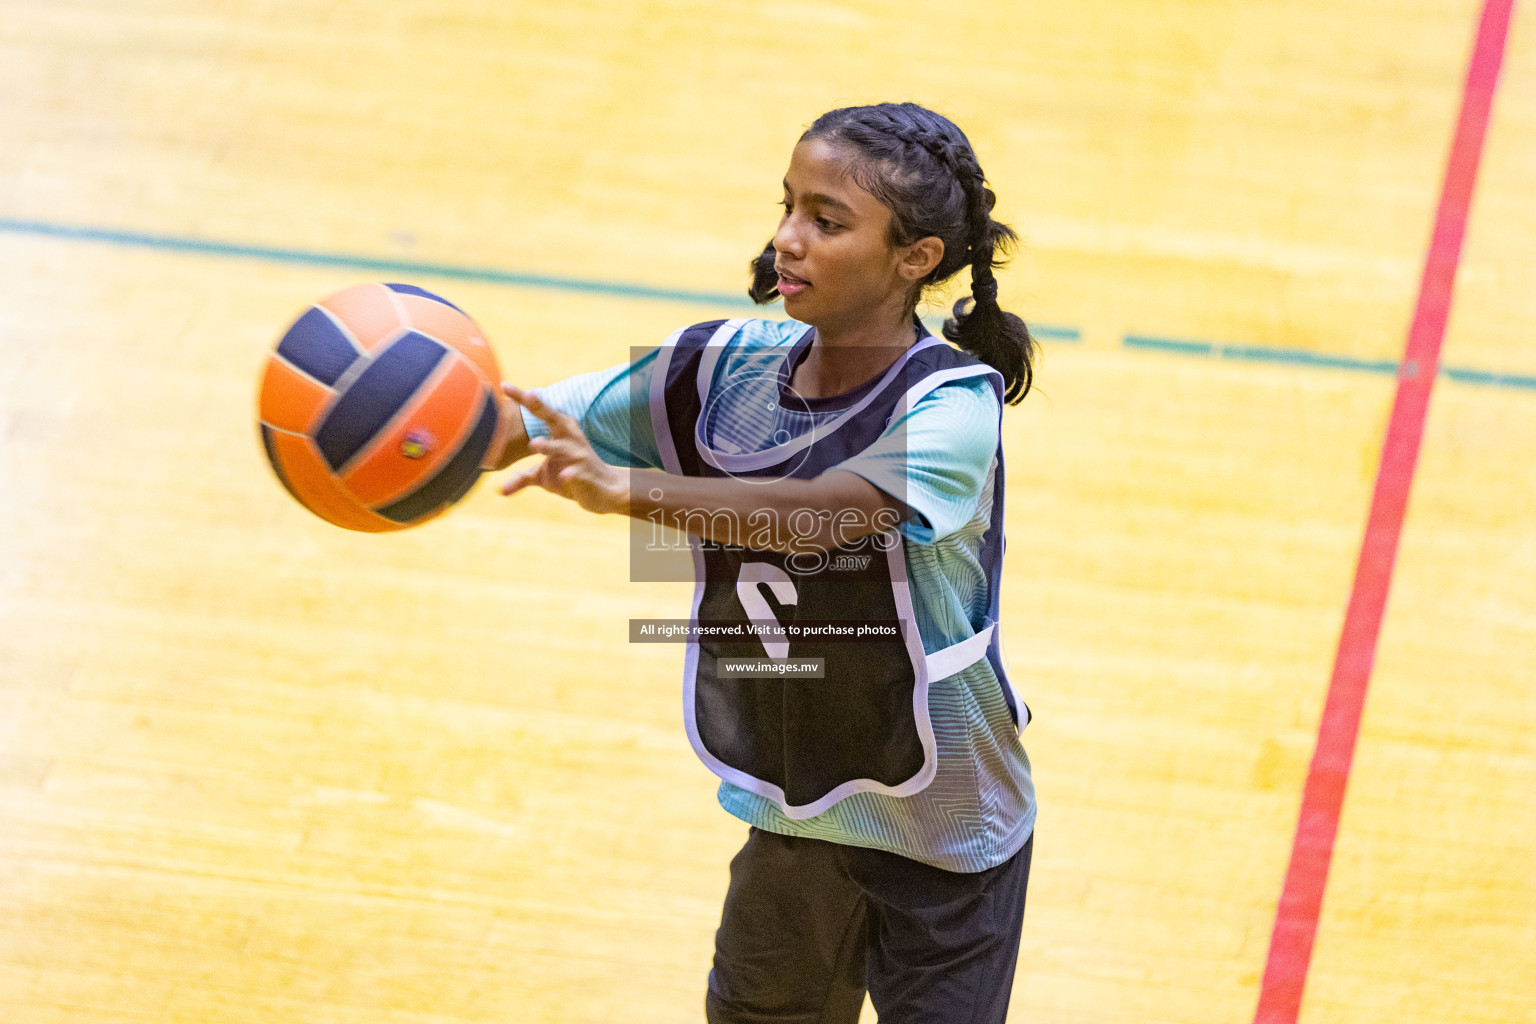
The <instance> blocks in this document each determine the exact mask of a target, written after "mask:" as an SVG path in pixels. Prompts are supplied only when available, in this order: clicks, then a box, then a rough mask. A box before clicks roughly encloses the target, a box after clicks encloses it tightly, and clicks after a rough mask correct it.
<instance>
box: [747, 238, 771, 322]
mask: <svg viewBox="0 0 1536 1024" xmlns="http://www.w3.org/2000/svg"><path fill="white" fill-rule="evenodd" d="M775 255H776V254H775V253H774V251H773V239H771V238H770V239H769V240H768V244H767V245H766V246H765V247H764V248H763V251H762V252H760V253H758V254H757V255H756V256H754V257H752V262H751V263H749V264H748V265H747V268H748V269H749V270H751V272H752V283H751V284H750V285H748V286H747V295H749V296H750V297H751V299H752V301H753V302H755V303H757V304H758V305H759V306H761V305H765V304H766V303H769V302H772V301H773V300H774V299H776V298H778V297H779V272H778V271H777V270H774V269H773V259H774V256H775Z"/></svg>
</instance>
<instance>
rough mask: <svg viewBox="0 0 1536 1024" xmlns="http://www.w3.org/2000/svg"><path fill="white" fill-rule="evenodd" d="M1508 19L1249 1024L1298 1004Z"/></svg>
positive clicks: (1398, 408) (1406, 377)
mask: <svg viewBox="0 0 1536 1024" xmlns="http://www.w3.org/2000/svg"><path fill="white" fill-rule="evenodd" d="M1513 8H1514V0H1486V2H1485V4H1484V7H1483V14H1482V19H1481V21H1480V22H1479V24H1478V30H1477V42H1476V44H1475V45H1474V46H1473V50H1472V61H1471V64H1470V66H1469V68H1468V70H1467V84H1466V89H1465V91H1464V92H1463V93H1462V100H1461V114H1460V116H1459V117H1458V118H1457V120H1456V137H1455V140H1454V141H1453V142H1452V143H1451V154H1450V159H1449V161H1448V162H1447V165H1446V171H1445V182H1444V185H1443V187H1442V189H1441V192H1440V205H1439V208H1438V210H1437V211H1436V214H1435V231H1434V235H1433V237H1432V238H1431V240H1430V243H1429V253H1428V255H1427V257H1426V258H1425V261H1424V276H1423V279H1422V280H1421V282H1420V284H1419V299H1418V305H1417V307H1416V308H1415V310H1414V314H1413V326H1412V327H1411V328H1410V329H1409V331H1408V344H1407V346H1406V348H1405V350H1404V353H1403V361H1402V363H1401V365H1400V367H1399V370H1398V377H1397V396H1396V398H1395V399H1394V401H1393V403H1392V418H1391V419H1390V420H1389V421H1388V423H1387V438H1386V443H1385V445H1384V446H1383V449H1382V454H1381V465H1380V466H1379V467H1378V469H1377V473H1376V488H1375V492H1374V493H1373V494H1372V496H1371V512H1370V518H1369V519H1368V520H1367V523H1366V528H1365V540H1364V541H1363V542H1362V543H1361V546H1360V560H1359V562H1358V564H1357V565H1356V567H1355V583H1354V588H1353V590H1352V591H1351V592H1350V595H1349V609H1348V611H1346V612H1345V614H1344V629H1343V632H1342V633H1341V635H1340V636H1339V649H1338V653H1337V655H1336V656H1335V659H1334V663H1333V678H1332V680H1331V681H1330V682H1329V684H1328V700H1327V703H1326V705H1325V706H1324V708H1323V720H1322V723H1321V724H1320V725H1319V726H1318V732H1317V748H1316V750H1315V751H1314V753H1313V755H1312V765H1311V767H1310V768H1309V769H1308V771H1307V782H1306V788H1305V789H1304V790H1303V791H1302V797H1301V815H1300V818H1299V819H1298V821H1297V823H1296V838H1295V840H1294V842H1293V843H1292V845H1291V862H1290V866H1289V867H1288V868H1287V869H1286V873H1285V887H1284V889H1283V890H1282V891H1281V894H1280V905H1279V908H1278V909H1277V911H1276V913H1275V929H1274V932H1273V933H1272V934H1271V936H1270V940H1269V959H1268V962H1267V963H1266V964H1265V967H1264V981H1263V983H1262V985H1261V986H1260V989H1259V1006H1258V1011H1257V1012H1256V1013H1255V1015H1254V1022H1255V1024H1295V1021H1296V1019H1297V1016H1298V1015H1299V1014H1300V1012H1301V995H1302V990H1303V989H1304V988H1305V986H1306V981H1307V969H1308V967H1309V965H1310V964H1311V960H1312V942H1313V939H1314V938H1315V937H1316V935H1317V921H1318V915H1319V914H1320V912H1321V911H1322V905H1323V890H1324V887H1325V886H1326V884H1327V881H1328V865H1329V862H1330V861H1331V860H1332V859H1333V841H1334V837H1335V835H1337V833H1338V828H1339V813H1340V811H1341V810H1342V809H1343V806H1344V789H1345V785H1346V784H1347V783H1348V781H1349V769H1350V764H1351V762H1352V761H1353V759H1354V754H1355V739H1356V737H1357V736H1358V735H1359V733H1360V715H1361V711H1362V710H1363V709H1364V706H1365V691H1366V686H1367V684H1368V683H1369V681H1370V677H1371V666H1372V664H1373V663H1374V661H1375V659H1376V640H1377V637H1378V636H1379V635H1380V632H1381V620H1382V615H1383V613H1384V612H1385V610H1386V605H1387V592H1388V590H1389V589H1390V587H1391V583H1392V565H1393V562H1394V561H1395V560H1396V557H1397V545H1398V537H1399V536H1400V534H1401V533H1402V527H1403V516H1404V514H1405V512H1406V511H1407V508H1408V490H1409V487H1410V485H1411V484H1412V482H1413V471H1414V466H1415V464H1416V463H1417V461H1418V457H1419V442H1420V441H1421V439H1422V438H1423V436H1424V418H1425V415H1426V413H1427V412H1428V410H1429V395H1430V390H1431V389H1432V388H1433V387H1434V383H1435V375H1436V373H1437V372H1438V369H1439V362H1440V344H1441V342H1442V340H1443V339H1444V337H1445V324H1446V319H1447V317H1448V316H1449V314H1450V309H1451V292H1452V289H1453V287H1454V285H1455V281H1456V267H1457V265H1458V264H1459V263H1460V262H1461V243H1462V238H1463V236H1464V235H1465V233H1466V227H1467V214H1468V211H1469V208H1470V207H1471V204H1472V188H1473V185H1474V184H1475V182H1476V180H1477V165H1478V161H1479V160H1480V158H1481V156H1482V151H1483V138H1484V136H1485V135H1486V133H1487V128H1488V115H1489V111H1490V110H1491V108H1492V106H1493V93H1494V90H1495V88H1496V87H1497V85H1498V79H1499V69H1500V67H1501V65H1502V64H1503V62H1504V42H1505V38H1506V36H1507V35H1508V32H1509V21H1510V16H1511V13H1512V10H1513Z"/></svg>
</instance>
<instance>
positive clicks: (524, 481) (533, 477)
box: [501, 466, 539, 497]
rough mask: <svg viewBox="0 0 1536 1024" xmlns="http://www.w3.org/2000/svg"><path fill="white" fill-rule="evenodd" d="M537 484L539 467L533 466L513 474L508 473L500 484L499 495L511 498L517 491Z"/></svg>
mask: <svg viewBox="0 0 1536 1024" xmlns="http://www.w3.org/2000/svg"><path fill="white" fill-rule="evenodd" d="M538 482H539V467H537V466H535V467H533V468H532V469H520V470H517V471H516V472H514V473H509V474H508V475H507V478H506V479H505V480H503V481H502V482H501V493H502V494H503V495H504V496H506V497H511V496H512V495H514V494H516V493H517V492H518V491H520V490H522V489H523V488H524V487H528V486H530V485H532V484H536V483H538Z"/></svg>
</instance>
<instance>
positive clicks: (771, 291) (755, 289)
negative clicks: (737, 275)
mask: <svg viewBox="0 0 1536 1024" xmlns="http://www.w3.org/2000/svg"><path fill="white" fill-rule="evenodd" d="M801 138H802V139H823V140H825V141H827V142H830V143H834V144H836V145H840V146H843V147H845V148H846V149H847V150H848V151H849V153H850V155H851V156H852V157H853V158H854V160H853V166H852V172H853V175H854V180H855V181H857V182H858V184H859V185H860V186H861V187H862V188H864V189H865V190H866V191H868V192H869V193H870V194H871V195H873V196H874V197H875V198H876V199H878V200H880V202H881V203H883V204H885V206H886V207H887V208H889V209H890V211H891V244H892V245H897V246H901V245H911V244H912V243H913V242H915V241H917V240H918V239H920V238H928V237H930V236H933V237H937V238H939V239H941V240H942V241H943V242H944V257H943V259H941V260H940V261H939V265H938V266H937V267H935V268H934V269H933V271H932V272H931V273H930V274H929V275H928V276H927V277H926V278H924V279H923V280H922V281H921V282H919V285H918V287H917V288H916V289H914V291H913V293H912V296H911V298H910V300H909V302H910V306H911V308H912V309H916V308H917V303H918V300H919V299H920V298H921V293H922V291H923V289H924V288H927V287H928V286H929V285H935V284H939V283H941V282H943V281H947V280H949V279H950V278H951V277H953V276H954V275H955V274H957V273H958V272H959V271H960V270H961V269H963V268H964V267H966V266H969V267H970V268H971V295H970V297H969V298H968V299H961V300H960V301H958V302H956V303H955V307H954V316H953V317H952V318H950V319H948V320H945V321H944V337H945V338H947V339H949V340H950V341H951V342H953V343H954V344H956V345H958V346H960V347H961V348H962V349H964V350H966V351H967V352H970V353H971V354H972V355H974V356H975V357H976V358H977V359H980V360H981V361H982V362H984V363H986V364H987V365H989V366H991V367H992V368H994V369H995V370H997V371H998V372H999V373H1000V374H1002V376H1003V387H1004V391H1003V399H1004V401H1006V402H1007V403H1008V404H1010V405H1014V404H1017V403H1018V402H1020V401H1022V400H1023V398H1024V396H1025V395H1027V394H1029V389H1030V385H1031V383H1032V382H1033V380H1034V360H1035V356H1036V353H1037V346H1036V344H1035V340H1034V338H1033V337H1031V336H1030V333H1029V327H1028V326H1026V325H1025V323H1024V321H1023V320H1022V319H1021V318H1019V317H1018V316H1015V315H1014V314H1013V313H1009V312H1007V311H1005V310H1004V309H1002V307H1001V306H999V305H998V301H997V278H996V276H994V274H993V271H994V270H995V269H996V268H997V267H1000V266H1002V265H1003V263H1004V262H1006V258H1007V256H1008V254H1009V253H1010V252H1011V251H1012V250H1013V247H1014V245H1015V243H1016V242H1017V241H1018V236H1017V235H1015V234H1014V231H1013V229H1012V228H1010V227H1008V225H1006V224H1001V223H999V222H997V221H995V220H993V219H992V207H993V206H994V205H995V203H996V202H997V197H996V196H995V195H993V193H992V190H991V189H989V188H987V185H986V176H985V175H984V174H983V173H982V170H981V165H980V164H979V163H978V162H977V160H976V154H975V152H974V151H973V150H972V149H971V143H970V140H968V139H967V138H966V137H965V133H964V132H962V131H961V130H960V129H959V128H958V127H957V126H956V125H955V124H954V122H952V121H950V120H949V119H948V118H946V117H943V116H942V115H940V114H936V113H934V112H933V111H931V110H928V109H927V108H926V107H921V106H918V105H917V104H915V103H880V104H876V105H874V106H869V107H845V108H843V109H840V110H833V111H829V112H828V113H825V114H823V115H822V116H821V117H819V118H817V119H816V121H815V123H814V124H812V125H811V127H810V128H809V129H807V130H806V132H805V134H804V135H803V136H801ZM773 259H774V249H773V244H772V243H771V242H770V243H769V245H768V247H767V248H766V249H764V250H763V252H762V253H761V254H759V255H758V256H757V257H756V258H755V259H753V260H752V263H751V269H752V285H751V287H750V288H748V290H747V293H748V294H749V295H750V296H751V297H752V299H753V301H754V302H759V303H765V302H771V301H773V299H774V298H775V297H777V295H778V276H777V274H775V273H774V270H773ZM967 304H969V307H970V308H969V309H967V308H966V307H967Z"/></svg>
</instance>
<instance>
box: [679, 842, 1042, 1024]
mask: <svg viewBox="0 0 1536 1024" xmlns="http://www.w3.org/2000/svg"><path fill="white" fill-rule="evenodd" d="M1034 843H1035V841H1034V837H1033V836H1031V837H1030V840H1029V842H1027V843H1025V844H1024V848H1023V849H1021V850H1020V851H1019V852H1018V853H1017V854H1015V855H1014V856H1013V857H1012V859H1010V860H1008V861H1005V862H1004V863H1002V864H999V865H998V866H997V867H995V868H990V869H988V870H986V871H981V872H977V873H975V874H959V873H956V872H952V871H944V870H942V869H940V868H935V867H930V866H929V865H927V864H920V863H918V862H917V861H914V860H909V859H907V858H906V857H899V856H897V855H896V854H893V853H885V852H883V851H880V850H868V849H864V848H861V847H857V846H843V845H841V844H838V843H828V842H823V841H821V840H819V839H800V838H795V837H792V836H782V835H778V834H777V833H773V832H764V831H762V830H761V829H757V828H754V829H752V830H751V832H750V833H749V834H748V836H747V844H746V845H745V846H743V847H742V849H741V852H740V853H738V854H737V855H736V857H735V858H734V859H733V860H732V861H731V885H730V889H729V890H728V891H727V892H726V896H725V910H724V912H723V913H722V915H721V921H720V930H719V931H718V932H716V933H715V965H714V969H713V970H712V971H710V972H709V993H708V995H707V996H706V997H705V1001H704V1007H705V1015H706V1017H707V1018H708V1020H709V1022H710V1024H769V1022H773V1024H788V1022H794V1024H856V1022H857V1021H858V1019H859V1011H860V1009H861V1007H862V1006H863V1003H864V993H865V991H866V989H867V990H868V992H869V998H870V1002H872V1003H873V1004H874V1007H875V1012H876V1013H878V1014H879V1015H880V1020H881V1024H1003V1020H1004V1018H1005V1017H1006V1016H1007V1013H1008V996H1009V993H1010V991H1011V990H1012V988H1013V970H1014V965H1015V964H1016V963H1017V961H1018V957H1019V932H1020V929H1021V928H1022V927H1023V923H1024V895H1025V890H1026V888H1027V887H1028V883H1029V860H1030V854H1031V852H1032V850H1033V847H1034Z"/></svg>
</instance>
